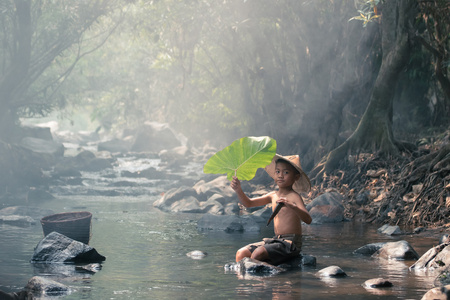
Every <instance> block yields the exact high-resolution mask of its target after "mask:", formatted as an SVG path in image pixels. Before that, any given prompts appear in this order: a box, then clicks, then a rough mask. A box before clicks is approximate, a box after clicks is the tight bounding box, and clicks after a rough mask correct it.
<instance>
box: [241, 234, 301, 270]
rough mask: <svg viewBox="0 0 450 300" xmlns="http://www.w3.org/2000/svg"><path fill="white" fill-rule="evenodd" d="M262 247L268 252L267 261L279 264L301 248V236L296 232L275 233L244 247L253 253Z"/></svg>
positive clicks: (290, 257)
mask: <svg viewBox="0 0 450 300" xmlns="http://www.w3.org/2000/svg"><path fill="white" fill-rule="evenodd" d="M261 246H262V247H264V248H266V250H267V253H269V260H268V261H267V262H268V263H270V264H272V265H279V264H281V263H283V262H285V261H287V260H290V259H292V258H295V257H297V256H298V255H299V254H300V251H301V250H302V236H301V235H297V234H283V235H277V236H274V237H273V238H265V239H263V240H262V241H261V242H257V243H252V244H249V245H247V246H246V248H247V249H248V250H249V251H250V252H252V253H253V251H255V249H256V248H258V247H261Z"/></svg>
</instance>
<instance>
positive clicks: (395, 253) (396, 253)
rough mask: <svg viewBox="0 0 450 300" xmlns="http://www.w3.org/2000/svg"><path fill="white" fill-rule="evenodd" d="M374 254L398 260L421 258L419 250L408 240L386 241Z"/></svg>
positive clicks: (374, 255)
mask: <svg viewBox="0 0 450 300" xmlns="http://www.w3.org/2000/svg"><path fill="white" fill-rule="evenodd" d="M372 256H373V257H379V258H384V259H396V260H415V259H418V258H419V255H418V254H417V252H416V251H415V250H414V249H413V247H412V246H411V245H410V244H409V243H408V242H407V241H397V242H388V243H385V244H384V245H383V246H382V247H381V248H380V249H379V250H378V251H377V252H375V253H374V254H373V255H372Z"/></svg>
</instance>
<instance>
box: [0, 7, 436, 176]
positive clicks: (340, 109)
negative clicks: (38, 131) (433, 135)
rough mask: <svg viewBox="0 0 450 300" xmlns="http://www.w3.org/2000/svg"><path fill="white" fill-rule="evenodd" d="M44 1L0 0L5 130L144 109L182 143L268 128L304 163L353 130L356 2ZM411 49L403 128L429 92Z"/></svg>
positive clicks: (122, 116) (109, 126) (420, 112)
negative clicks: (19, 123) (0, 1)
mask: <svg viewBox="0 0 450 300" xmlns="http://www.w3.org/2000/svg"><path fill="white" fill-rule="evenodd" d="M44 2H45V1H44ZM44 2H43V3H40V2H35V1H31V5H26V4H23V5H22V7H15V4H14V2H12V1H6V2H5V3H3V4H2V5H3V6H2V9H3V13H2V15H1V18H2V21H3V23H4V24H5V28H6V30H5V31H3V33H2V34H1V39H2V41H3V43H2V45H4V46H3V47H4V49H3V51H2V54H0V55H1V56H2V61H3V62H2V70H3V71H2V72H3V73H2V82H1V86H0V92H1V96H2V105H3V109H2V111H3V114H2V124H1V125H2V128H3V130H2V135H3V136H4V138H5V139H6V138H7V136H8V135H11V132H13V131H11V130H10V129H9V126H11V125H14V124H17V121H16V120H17V119H18V118H21V120H23V122H25V123H26V122H29V118H30V117H32V118H33V120H34V121H33V122H39V121H47V120H50V119H53V120H54V119H55V118H57V121H58V122H59V123H60V124H59V128H60V129H61V128H62V129H66V128H67V129H71V130H80V129H83V130H86V129H87V130H91V131H97V132H98V133H100V134H102V135H103V136H105V137H106V136H107V137H111V138H112V137H115V138H123V137H124V135H125V133H126V132H129V130H136V129H139V128H141V127H142V126H143V124H144V123H145V122H147V121H151V122H161V123H167V124H169V125H170V127H171V128H173V130H175V131H176V132H179V133H181V134H183V135H185V136H186V137H187V138H188V141H189V143H190V144H191V145H192V146H196V145H205V144H210V145H213V146H216V147H221V146H225V145H227V144H229V143H230V142H231V141H233V140H235V139H238V138H241V137H243V136H260V135H268V136H271V137H273V138H275V139H276V140H277V141H278V151H279V152H280V153H284V154H286V153H291V152H292V153H299V154H301V155H302V156H303V157H304V164H305V167H306V168H307V169H308V168H312V167H313V165H314V164H316V163H317V162H318V161H319V160H320V159H321V158H322V157H323V156H324V155H326V154H327V153H328V152H329V151H330V150H332V149H334V148H335V147H337V146H338V145H340V144H341V143H342V142H343V141H345V140H346V139H347V138H348V137H349V136H350V135H351V134H352V133H353V132H354V130H355V129H356V127H357V125H358V123H359V121H360V119H361V117H362V115H363V113H364V111H365V110H366V108H367V105H368V103H369V101H370V97H371V93H372V92H373V87H374V83H375V81H376V78H377V74H378V71H379V68H380V65H381V63H382V30H381V25H380V24H381V22H380V19H377V18H374V19H373V20H372V21H370V22H367V24H366V23H363V22H362V21H360V20H351V19H352V18H353V17H355V16H358V15H359V14H360V12H359V11H360V10H361V9H363V8H362V7H361V6H359V5H360V4H358V2H357V1H356V2H354V1H306V0H303V1H269V0H267V1H260V0H246V1H245V0H230V1H206V0H203V1H149V2H145V1H125V2H123V1H110V2H108V3H107V4H101V2H97V1H91V2H90V3H82V4H81V3H78V4H75V3H72V4H69V6H62V5H60V4H58V3H52V4H51V3H47V2H45V3H44ZM52 5H53V6H52ZM71 5H72V6H71ZM70 6H71V7H70ZM365 9H366V10H367V11H368V12H369V13H371V14H372V12H373V11H374V9H373V7H368V8H365ZM14 15H16V16H18V18H17V22H19V24H21V22H22V23H23V24H22V25H26V26H22V27H19V26H18V24H16V23H15V21H14V20H15V19H14V18H13V16H14ZM371 16H373V14H372V15H371ZM69 21H70V22H69ZM27 26H29V28H28V29H29V30H25V29H24V31H23V32H20V30H15V28H19V29H20V28H24V27H27ZM14 40H16V41H17V44H16V45H17V48H14V47H12V45H14V43H13V41H14ZM14 50H16V51H14ZM411 51H414V55H412V56H411V57H412V59H411V60H410V61H409V63H408V67H407V68H406V69H405V71H404V72H403V73H402V74H401V78H400V79H399V83H398V85H397V86H398V87H397V90H396V92H395V99H394V107H395V109H394V112H393V117H392V119H393V126H394V130H395V132H396V134H397V135H399V136H401V137H402V138H406V139H407V138H408V137H409V135H411V134H412V133H416V132H417V131H419V130H422V129H423V128H424V127H428V126H435V125H439V124H433V120H439V116H438V113H437V112H438V111H439V110H438V109H437V108H436V107H437V106H438V105H439V103H441V102H442V93H441V92H439V90H438V86H437V85H436V84H435V82H434V81H433V68H432V64H431V55H430V54H429V53H428V52H426V51H425V50H424V48H423V47H417V48H414V49H413V50H411ZM11 70H14V71H11ZM18 78H21V79H20V80H19V81H17V79H18ZM11 82H14V84H11ZM16 82H18V83H16ZM42 116H45V117H46V118H44V119H38V121H36V119H35V118H41V117H42Z"/></svg>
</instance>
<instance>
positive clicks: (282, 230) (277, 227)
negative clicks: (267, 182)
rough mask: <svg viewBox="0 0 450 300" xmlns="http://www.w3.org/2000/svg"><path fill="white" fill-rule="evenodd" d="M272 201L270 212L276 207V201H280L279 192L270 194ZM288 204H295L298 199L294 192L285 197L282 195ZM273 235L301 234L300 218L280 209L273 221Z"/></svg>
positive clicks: (290, 210)
mask: <svg viewBox="0 0 450 300" xmlns="http://www.w3.org/2000/svg"><path fill="white" fill-rule="evenodd" d="M270 197H271V201H272V210H274V209H275V207H276V206H277V204H278V203H277V201H278V200H279V199H280V195H279V192H273V193H271V194H270ZM282 197H285V198H287V200H288V201H290V202H297V201H298V198H299V197H300V196H299V195H298V194H296V193H295V192H291V193H289V194H287V195H282ZM273 222H274V223H273V224H274V232H275V235H282V234H298V235H301V234H302V223H301V219H300V217H299V216H298V215H297V214H296V213H295V212H294V211H293V210H292V209H289V208H287V207H282V208H281V210H280V212H279V213H278V214H277V216H276V217H275V219H274V220H273Z"/></svg>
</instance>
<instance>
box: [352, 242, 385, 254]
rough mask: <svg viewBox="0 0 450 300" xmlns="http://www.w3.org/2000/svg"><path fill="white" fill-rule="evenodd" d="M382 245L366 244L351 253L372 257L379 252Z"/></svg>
mask: <svg viewBox="0 0 450 300" xmlns="http://www.w3.org/2000/svg"><path fill="white" fill-rule="evenodd" d="M384 244H386V243H371V244H367V245H364V246H362V247H359V248H358V249H356V250H355V251H353V254H362V255H373V254H374V253H375V252H377V251H378V250H380V249H381V248H382V247H383V246H384Z"/></svg>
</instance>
